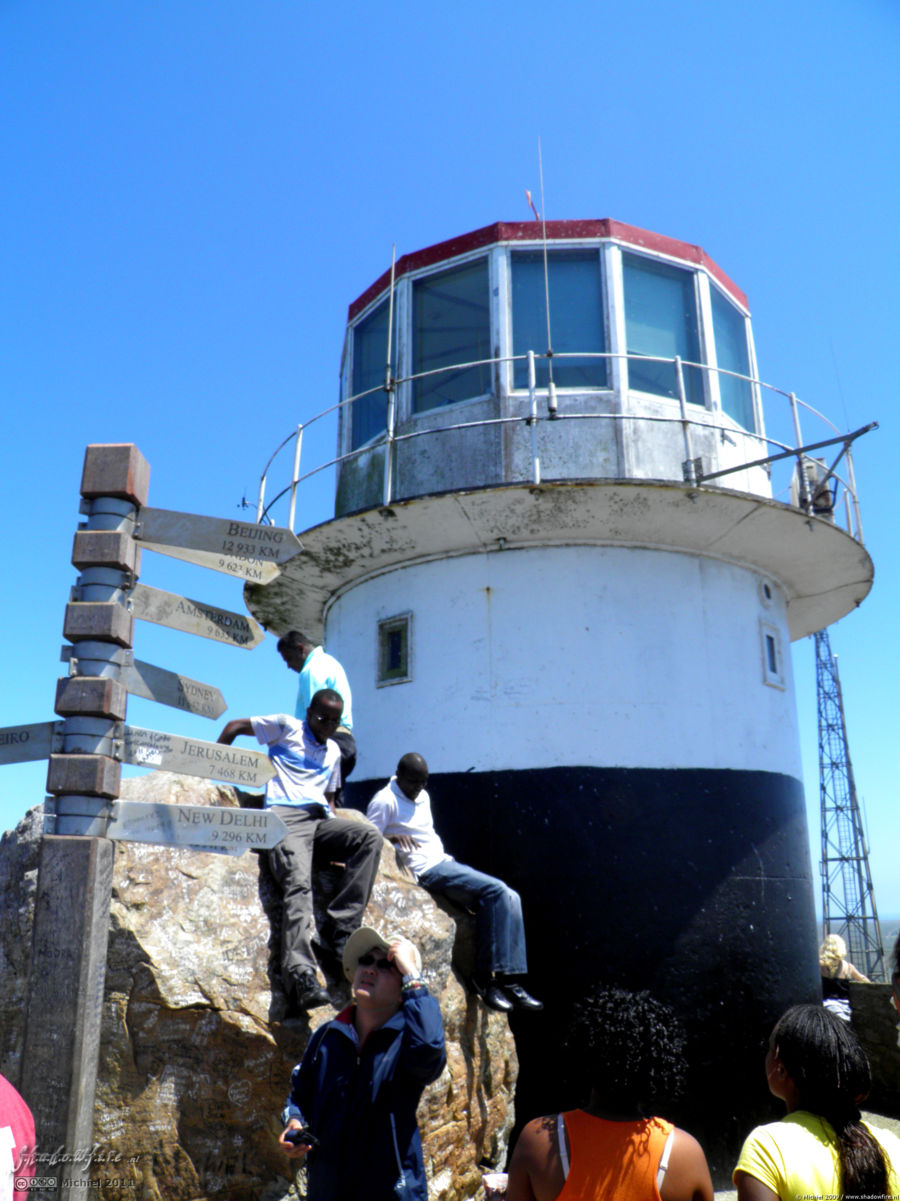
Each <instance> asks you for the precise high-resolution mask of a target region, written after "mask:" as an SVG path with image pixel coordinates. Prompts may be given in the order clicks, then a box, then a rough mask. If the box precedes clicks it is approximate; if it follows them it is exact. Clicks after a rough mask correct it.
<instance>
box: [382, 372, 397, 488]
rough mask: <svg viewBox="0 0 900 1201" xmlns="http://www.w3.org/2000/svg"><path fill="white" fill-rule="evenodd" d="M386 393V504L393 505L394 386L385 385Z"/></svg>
mask: <svg viewBox="0 0 900 1201" xmlns="http://www.w3.org/2000/svg"><path fill="white" fill-rule="evenodd" d="M384 390H385V392H387V416H386V418H385V442H384V489H383V493H382V494H383V496H384V503H385V504H386V505H389V504H390V503H391V491H392V489H391V481H392V479H393V475H394V419H395V401H394V386H393V384H391V385H390V386H388V384H387V383H385V386H384Z"/></svg>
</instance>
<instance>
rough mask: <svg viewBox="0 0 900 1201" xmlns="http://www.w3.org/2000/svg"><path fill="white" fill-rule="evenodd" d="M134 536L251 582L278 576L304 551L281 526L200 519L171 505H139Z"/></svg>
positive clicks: (168, 552) (152, 546)
mask: <svg viewBox="0 0 900 1201" xmlns="http://www.w3.org/2000/svg"><path fill="white" fill-rule="evenodd" d="M134 537H135V539H137V541H139V542H140V543H141V545H142V546H144V547H146V548H147V550H155V551H159V552H160V553H162V554H164V555H170V556H171V557H172V558H174V559H184V560H186V561H187V562H188V563H196V564H197V565H198V566H200V567H210V568H212V570H213V571H222V572H225V574H226V575H237V576H240V577H241V578H242V579H245V580H251V581H252V582H253V583H254V584H268V583H269V581H270V580H273V579H274V578H275V576H277V575H278V573H279V565H280V564H281V563H286V562H287V560H288V559H292V558H293V557H294V555H296V554H297V553H298V552H299V551H300V550H302V549H303V548H302V546H301V544H300V540H299V539H298V538H297V536H296V534H294V532H293V531H292V530H288V529H285V528H283V527H281V526H276V525H255V524H253V523H247V522H243V521H230V520H229V519H228V518H226V517H201V516H199V515H198V514H197V513H180V512H178V511H177V510H175V509H152V508H144V509H141V512H140V520H139V522H138V525H137V526H136V527H135V531H134Z"/></svg>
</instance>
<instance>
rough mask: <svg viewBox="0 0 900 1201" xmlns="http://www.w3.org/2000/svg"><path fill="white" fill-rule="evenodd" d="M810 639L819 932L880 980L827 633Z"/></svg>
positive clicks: (865, 861) (875, 927)
mask: <svg viewBox="0 0 900 1201" xmlns="http://www.w3.org/2000/svg"><path fill="white" fill-rule="evenodd" d="M815 639H816V692H817V696H818V703H819V795H820V798H821V807H822V913H823V917H824V926H825V933H826V934H839V935H840V936H841V937H842V938H843V939H844V941H845V942H846V944H847V954H848V956H849V958H850V962H851V963H852V964H854V965H855V966H856V967H857V968H859V970H860V971H861V972H863V973H864V974H865V975H866V976H868V977H869V979H870V980H875V981H884V980H885V979H886V977H885V974H884V947H883V944H882V941H881V927H880V926H879V924H878V911H877V910H876V908H875V893H874V890H873V888H872V876H871V873H870V871H869V852H868V847H867V845H866V838H865V833H864V831H863V826H862V819H861V816H860V812H859V804H858V802H857V798H856V785H855V783H854V780H853V765H852V763H851V762H850V748H849V746H848V743H847V726H846V723H845V721H844V702H843V697H842V695H841V680H840V676H839V675H838V665H837V659H836V658H835V657H833V656H832V654H831V644H830V642H829V640H828V631H827V630H819V632H818V633H817V634H816V635H815Z"/></svg>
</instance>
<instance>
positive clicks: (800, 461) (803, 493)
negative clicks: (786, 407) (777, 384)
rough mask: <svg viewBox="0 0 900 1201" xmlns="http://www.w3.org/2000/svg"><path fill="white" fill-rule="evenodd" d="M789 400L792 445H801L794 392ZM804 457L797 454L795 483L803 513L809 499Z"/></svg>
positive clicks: (808, 505)
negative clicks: (792, 426) (796, 477)
mask: <svg viewBox="0 0 900 1201" xmlns="http://www.w3.org/2000/svg"><path fill="white" fill-rule="evenodd" d="M789 400H790V402H791V419H792V420H793V422H794V445H795V446H797V447H799V446H802V445H803V437H802V435H801V433H800V410H799V408H798V406H797V394H796V392H791V394H790V397H789ZM804 458H805V456H804V455H803V453H802V452H801V453H800V454H798V455H797V470H798V472H799V475H800V479H799V481H798V484H797V495H798V499H799V501H800V508H801V509H803V511H804V512H805V513H808V512H809V510H810V504H811V501H810V495H809V486H808V481H807V478H806V468H805V467H804Z"/></svg>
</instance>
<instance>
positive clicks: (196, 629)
mask: <svg viewBox="0 0 900 1201" xmlns="http://www.w3.org/2000/svg"><path fill="white" fill-rule="evenodd" d="M131 600H132V604H133V606H134V615H135V617H139V618H141V620H142V621H152V622H155V624H156V625H161V626H169V627H170V629H174V630H183V631H184V632H185V633H186V634H199V635H200V636H201V637H203V638H211V639H212V640H213V641H214V642H225V643H227V644H228V645H229V646H241V647H244V648H245V649H246V650H252V649H253V647H254V646H257V645H258V644H259V643H260V642H262V640H263V638H265V634H264V632H263V630H262V627H261V626H259V625H258V624H257V623H256V622H255V621H254V620H253V618H252V617H245V616H244V615H243V614H241V613H232V612H231V610H230V609H219V608H217V607H216V606H215V605H207V604H204V602H203V601H197V600H191V598H190V597H188V596H178V595H177V593H174V592H164V591H163V590H162V589H161V588H150V587H149V586H148V585H147V584H135V586H134V588H133V589H132V590H131Z"/></svg>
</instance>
